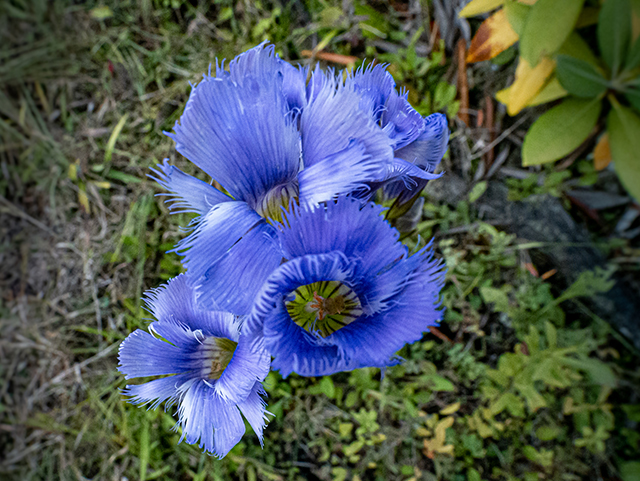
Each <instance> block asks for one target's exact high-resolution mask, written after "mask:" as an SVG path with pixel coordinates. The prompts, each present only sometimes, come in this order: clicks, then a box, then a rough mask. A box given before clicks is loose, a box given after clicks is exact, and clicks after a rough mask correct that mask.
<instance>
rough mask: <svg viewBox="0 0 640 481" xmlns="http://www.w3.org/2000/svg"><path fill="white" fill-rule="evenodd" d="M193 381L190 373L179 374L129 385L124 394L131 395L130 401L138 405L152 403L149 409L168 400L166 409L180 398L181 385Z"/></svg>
mask: <svg viewBox="0 0 640 481" xmlns="http://www.w3.org/2000/svg"><path fill="white" fill-rule="evenodd" d="M189 382H193V378H191V376H190V375H188V374H178V375H177V376H169V377H163V378H161V379H154V380H153V381H149V382H145V383H144V384H131V385H127V387H126V388H125V389H123V390H122V395H123V396H129V397H130V398H129V399H128V400H127V401H128V402H130V403H132V404H136V405H143V406H144V405H145V404H151V405H150V406H149V409H155V408H157V407H158V406H159V405H160V404H162V403H163V402H165V401H166V402H167V404H166V405H165V410H166V409H168V408H169V407H170V406H171V405H173V404H175V402H176V401H177V400H178V398H179V387H180V386H183V385H184V384H185V383H189Z"/></svg>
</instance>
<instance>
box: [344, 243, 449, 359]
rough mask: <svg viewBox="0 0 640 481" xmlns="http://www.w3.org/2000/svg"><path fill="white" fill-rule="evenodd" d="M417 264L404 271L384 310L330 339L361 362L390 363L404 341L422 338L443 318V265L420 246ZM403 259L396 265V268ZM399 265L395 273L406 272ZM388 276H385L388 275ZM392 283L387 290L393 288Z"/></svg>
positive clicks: (359, 321)
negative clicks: (398, 270)
mask: <svg viewBox="0 0 640 481" xmlns="http://www.w3.org/2000/svg"><path fill="white" fill-rule="evenodd" d="M415 256H419V258H420V259H419V260H420V262H419V264H418V265H417V266H416V268H415V270H414V271H413V272H410V273H409V274H408V275H407V278H406V280H405V282H404V283H403V286H402V288H401V289H400V290H398V289H396V293H395V295H393V296H390V297H389V298H387V300H386V310H383V311H380V312H378V313H376V314H374V315H373V316H370V317H366V318H363V319H359V320H358V321H357V322H354V323H352V324H349V325H348V326H346V327H344V328H342V329H340V330H339V331H336V332H335V333H334V334H333V336H332V341H333V342H334V343H335V344H336V345H338V346H340V348H341V349H342V350H344V352H345V355H346V356H351V357H357V359H358V360H359V362H360V363H361V366H376V367H381V366H385V365H392V364H393V363H395V353H396V352H397V351H398V350H399V349H401V348H402V347H403V346H404V345H405V344H406V343H413V342H415V341H417V340H419V339H421V338H422V336H423V334H424V333H425V332H426V331H428V329H429V327H430V326H436V325H438V323H439V322H440V319H441V318H442V311H441V310H440V304H439V300H438V298H439V293H440V289H441V288H442V285H443V283H444V272H443V270H442V265H441V264H440V263H438V262H436V261H434V260H433V259H432V254H431V253H430V252H428V251H425V250H423V251H422V252H421V253H417V254H415V255H414V256H412V257H415ZM401 266H402V262H401V263H399V264H398V265H397V266H396V267H395V268H396V269H399V268H401ZM405 272H406V271H405V270H404V269H402V270H401V271H400V272H399V273H398V274H400V273H403V274H404V273H405ZM387 280H388V279H387ZM393 284H395V285H396V286H399V285H398V284H397V283H396V281H394V282H393V283H392V284H391V285H389V286H388V287H389V291H390V292H393V287H394V286H393Z"/></svg>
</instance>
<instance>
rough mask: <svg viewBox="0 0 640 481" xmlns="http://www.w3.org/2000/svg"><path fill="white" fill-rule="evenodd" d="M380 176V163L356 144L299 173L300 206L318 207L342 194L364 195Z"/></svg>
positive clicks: (362, 146) (354, 142)
mask: <svg viewBox="0 0 640 481" xmlns="http://www.w3.org/2000/svg"><path fill="white" fill-rule="evenodd" d="M379 174H380V163H379V161H378V160H376V159H373V158H372V157H371V156H369V155H366V154H365V147H364V145H363V144H361V143H360V142H356V141H353V142H352V143H351V145H350V146H349V147H348V148H346V149H345V150H342V151H340V152H338V153H336V154H333V155H330V156H328V157H326V158H324V159H323V160H321V161H320V162H318V163H316V164H313V165H311V166H310V167H307V168H305V169H303V170H302V172H300V174H298V182H299V184H300V203H303V204H310V205H313V204H317V203H319V202H323V201H327V200H331V199H333V198H334V197H335V196H337V195H338V194H341V193H342V194H348V193H352V192H354V191H357V192H360V193H364V192H366V191H368V190H369V186H368V183H369V182H373V181H375V180H376V179H377V178H378V176H379Z"/></svg>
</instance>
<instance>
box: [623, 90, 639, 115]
mask: <svg viewBox="0 0 640 481" xmlns="http://www.w3.org/2000/svg"><path fill="white" fill-rule="evenodd" d="M624 96H625V97H626V98H627V100H628V101H629V103H630V104H631V106H632V107H633V108H634V109H636V110H637V111H638V112H640V88H637V87H631V88H628V89H627V90H626V91H625V93H624Z"/></svg>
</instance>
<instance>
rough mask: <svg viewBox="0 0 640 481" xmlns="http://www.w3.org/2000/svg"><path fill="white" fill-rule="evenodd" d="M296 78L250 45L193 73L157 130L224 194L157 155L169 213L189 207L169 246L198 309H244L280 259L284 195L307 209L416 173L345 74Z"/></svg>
mask: <svg viewBox="0 0 640 481" xmlns="http://www.w3.org/2000/svg"><path fill="white" fill-rule="evenodd" d="M306 74H307V71H306V70H305V69H296V68H294V67H292V66H291V65H289V64H287V63H286V62H283V61H282V60H280V59H279V58H278V57H277V56H276V55H275V54H274V49H273V46H265V45H259V46H258V47H255V48H253V49H251V50H249V51H248V52H246V53H244V54H242V55H240V56H238V57H237V58H236V59H234V60H233V61H231V62H230V64H229V71H228V72H227V71H225V70H224V69H223V68H222V66H220V65H217V66H216V72H215V75H214V76H212V75H211V74H209V75H208V76H205V78H204V80H203V81H202V82H200V83H199V84H198V85H197V86H195V87H194V89H193V91H192V93H191V96H190V98H189V101H188V103H187V106H186V108H185V111H184V113H183V115H182V116H181V118H180V123H176V125H175V127H174V131H175V133H173V134H168V135H169V136H170V137H172V138H173V139H174V140H175V141H176V149H177V150H178V152H180V153H181V154H183V155H184V156H185V157H187V158H188V159H189V160H190V161H192V162H193V163H194V164H196V165H197V166H198V167H200V168H201V169H202V170H204V171H205V172H206V173H207V174H209V175H210V176H211V177H212V178H213V179H214V180H215V181H217V182H218V183H219V184H220V185H221V186H222V188H223V190H224V192H221V191H219V190H217V189H216V188H214V187H213V186H211V185H208V184H206V183H204V182H201V181H199V180H197V179H195V178H194V177H191V176H188V175H186V174H184V173H183V172H181V171H180V170H179V169H177V168H176V167H173V166H171V165H169V164H167V163H166V162H165V164H164V165H161V166H158V168H157V169H156V170H155V171H154V173H155V175H156V179H157V180H158V181H159V183H160V184H161V185H162V186H163V187H165V188H166V189H167V190H169V191H170V192H171V193H172V194H171V195H173V196H174V197H175V200H177V203H176V204H174V209H173V210H174V211H183V212H184V211H188V212H195V213H198V214H200V215H199V217H197V218H196V219H195V220H194V225H193V227H194V228H193V231H192V232H191V234H190V235H189V236H188V237H186V238H185V239H184V240H183V241H182V242H180V244H179V245H178V247H177V250H178V251H179V252H180V253H181V254H182V255H183V256H184V260H183V263H184V265H185V267H186V268H187V270H188V273H189V276H190V277H191V278H192V279H194V285H195V287H196V289H197V294H198V302H199V303H200V304H201V305H202V307H203V308H206V309H215V310H224V311H230V312H233V313H235V314H239V315H242V314H247V313H249V311H250V310H251V306H252V304H253V300H254V298H255V295H256V293H257V291H258V289H259V288H260V287H261V286H262V284H263V282H264V280H265V279H266V278H267V276H268V275H269V274H270V273H271V272H272V271H273V270H274V269H276V268H277V267H278V266H279V265H280V264H281V262H282V260H283V256H282V253H281V252H280V251H279V249H278V248H277V245H276V244H275V243H274V237H275V235H276V232H277V229H276V228H274V224H276V223H277V222H278V221H279V220H280V219H281V216H282V212H283V207H285V208H286V207H287V206H288V205H289V204H290V201H291V199H295V200H296V202H297V203H299V204H301V205H314V204H316V203H318V202H323V201H327V200H330V199H333V198H334V197H336V196H337V195H339V194H346V193H350V192H354V191H355V192H358V191H363V190H367V189H369V188H370V187H369V186H370V185H371V184H372V183H374V182H378V181H384V180H388V179H389V178H391V177H392V176H396V177H397V176H408V175H409V170H410V169H414V170H415V172H413V173H411V175H413V174H414V173H415V175H422V174H421V172H422V171H421V170H420V169H418V168H415V167H414V166H412V165H411V164H410V163H408V162H405V161H402V162H403V163H402V165H401V166H399V165H397V159H396V158H395V157H394V154H393V145H392V142H390V140H389V139H390V137H389V134H388V132H386V131H385V130H383V129H382V128H380V125H379V124H378V123H377V121H376V119H375V115H374V112H373V110H372V109H373V108H377V107H376V106H375V105H374V104H372V103H367V102H363V101H362V98H363V97H362V94H361V92H360V91H359V90H358V88H357V86H356V84H355V83H354V82H344V81H343V80H342V77H341V76H338V75H326V74H324V73H323V72H322V71H320V70H316V71H315V72H314V73H313V75H311V80H310V81H309V83H308V85H307V81H306ZM429 175H430V174H429ZM429 175H428V176H429ZM431 177H433V176H431Z"/></svg>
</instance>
